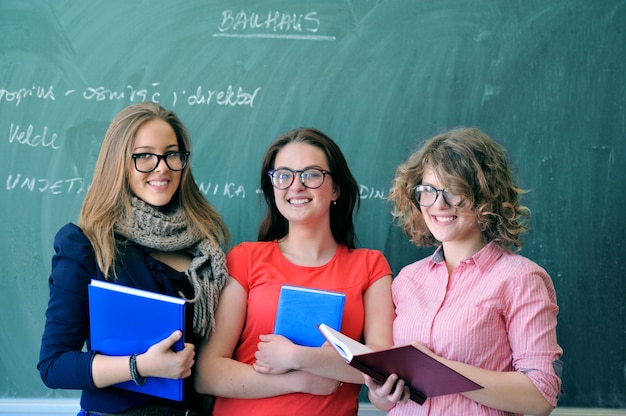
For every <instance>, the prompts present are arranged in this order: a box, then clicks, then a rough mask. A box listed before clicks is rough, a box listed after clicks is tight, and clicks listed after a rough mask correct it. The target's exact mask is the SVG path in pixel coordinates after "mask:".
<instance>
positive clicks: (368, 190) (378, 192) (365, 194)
mask: <svg viewBox="0 0 626 416" xmlns="http://www.w3.org/2000/svg"><path fill="white" fill-rule="evenodd" d="M359 197H360V198H361V199H386V196H385V190H384V189H375V188H372V187H368V186H365V185H359Z"/></svg>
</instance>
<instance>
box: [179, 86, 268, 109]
mask: <svg viewBox="0 0 626 416" xmlns="http://www.w3.org/2000/svg"><path fill="white" fill-rule="evenodd" d="M260 90H261V87H258V88H257V89H255V90H254V92H253V93H248V92H244V90H243V88H241V87H239V89H237V93H236V94H235V91H234V90H233V87H232V85H229V86H228V88H226V91H214V90H206V95H205V93H204V92H203V91H202V86H201V85H199V86H198V89H197V90H196V93H195V94H192V95H190V96H189V97H187V104H189V105H198V104H207V105H208V104H211V102H212V101H214V102H215V103H216V104H218V105H223V106H231V107H234V106H237V105H239V106H243V105H248V106H250V108H252V107H254V99H255V97H256V95H257V93H258V92H259V91H260ZM186 93H187V92H186V91H185V90H183V92H182V94H183V95H185V94H186ZM177 99H178V95H177V94H176V92H174V106H176V101H177Z"/></svg>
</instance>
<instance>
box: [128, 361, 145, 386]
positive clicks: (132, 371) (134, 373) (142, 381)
mask: <svg viewBox="0 0 626 416" xmlns="http://www.w3.org/2000/svg"><path fill="white" fill-rule="evenodd" d="M138 355H139V354H133V355H131V356H130V376H131V377H132V378H133V381H134V382H135V384H136V385H138V386H143V385H144V384H146V380H148V378H147V377H141V376H140V375H139V372H137V356H138Z"/></svg>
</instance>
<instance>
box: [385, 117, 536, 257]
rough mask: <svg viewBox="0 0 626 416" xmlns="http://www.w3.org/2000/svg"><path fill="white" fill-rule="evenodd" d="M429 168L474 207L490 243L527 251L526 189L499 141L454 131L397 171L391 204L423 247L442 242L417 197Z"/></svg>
mask: <svg viewBox="0 0 626 416" xmlns="http://www.w3.org/2000/svg"><path fill="white" fill-rule="evenodd" d="M427 170H432V171H433V172H434V173H435V175H436V176H437V177H438V179H439V180H440V181H441V182H442V184H443V185H444V187H445V189H446V190H448V191H449V192H450V193H452V194H456V195H459V196H461V198H462V202H461V205H463V206H466V205H469V206H470V207H471V210H472V212H473V213H474V215H475V216H476V219H477V221H478V224H479V226H480V229H481V230H482V233H483V239H484V240H485V242H486V243H489V242H491V241H493V242H495V243H496V244H498V245H500V246H501V247H503V248H505V249H507V250H509V251H514V250H519V249H520V248H521V247H522V245H523V243H522V241H521V240H520V236H521V234H522V233H524V232H526V231H527V230H528V227H527V225H526V223H527V221H528V220H529V219H530V210H529V209H528V208H527V207H525V206H523V205H521V203H520V201H519V196H520V195H521V194H523V193H525V192H526V191H525V190H523V189H521V188H519V187H518V178H517V177H516V176H515V175H514V174H513V172H512V169H511V166H510V164H509V162H508V161H507V157H506V153H505V150H504V149H503V148H502V146H500V145H499V144H498V143H497V142H496V141H495V140H493V139H492V138H490V137H489V136H487V135H486V134H485V133H483V132H482V131H480V130H479V129H476V128H459V129H454V130H450V131H447V132H444V133H442V134H439V135H437V136H435V137H432V138H431V139H429V140H427V141H426V142H425V143H424V144H423V145H422V146H421V147H420V149H419V150H417V151H416V152H414V153H413V154H412V155H411V156H410V157H409V158H408V159H407V160H406V161H405V162H404V163H402V164H400V165H399V166H398V167H397V169H396V175H395V178H394V179H393V183H392V189H391V192H390V195H389V198H388V201H389V202H390V203H391V204H392V215H393V217H394V220H395V221H396V223H397V224H398V225H400V226H401V227H402V230H403V231H404V233H405V234H406V235H407V236H408V237H409V239H410V240H411V241H412V242H413V243H414V244H416V245H418V246H431V245H437V244H438V241H437V240H436V239H435V237H434V236H433V234H432V233H431V232H430V231H429V230H428V227H427V226H426V224H425V222H424V217H423V215H422V212H421V209H420V207H419V205H417V204H416V202H415V196H414V194H415V193H414V188H415V186H416V185H419V184H421V182H422V178H423V176H424V173H425V171H427Z"/></svg>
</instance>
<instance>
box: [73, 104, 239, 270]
mask: <svg viewBox="0 0 626 416" xmlns="http://www.w3.org/2000/svg"><path fill="white" fill-rule="evenodd" d="M153 119H161V120H163V121H165V122H167V123H168V124H169V125H170V126H172V128H173V129H174V132H175V133H176V137H177V139H178V146H179V149H180V150H187V151H191V142H190V139H189V133H188V132H187V129H186V128H185V126H184V125H183V124H182V122H181V121H180V119H179V118H178V117H177V116H176V115H175V114H174V113H173V112H172V111H168V110H166V109H164V108H163V107H161V106H160V105H158V104H155V103H152V102H142V103H138V104H134V105H131V106H129V107H126V108H124V109H123V110H122V111H120V112H119V113H118V114H117V115H116V116H115V117H114V118H113V120H112V121H111V124H110V125H109V128H108V129H107V132H106V134H105V135H104V141H103V142H102V147H101V148H100V154H99V155H98V160H97V162H96V167H95V169H94V174H93V180H92V182H91V186H90V187H89V190H88V191H87V195H86V196H85V200H84V202H83V206H82V209H81V211H80V216H79V220H78V226H79V227H80V228H81V229H82V230H83V232H84V233H85V235H86V236H87V238H88V239H89V241H90V242H91V244H92V246H93V249H94V251H95V255H96V260H97V262H98V266H99V268H100V270H101V271H102V273H103V274H104V275H105V277H106V278H107V279H109V280H111V279H112V278H113V276H115V260H116V253H117V250H116V244H115V236H114V232H113V228H114V225H115V223H116V222H117V221H118V220H119V219H120V218H123V217H125V216H126V215H128V214H129V213H130V209H131V206H130V198H131V195H132V193H131V190H130V186H129V183H128V174H129V169H134V167H133V165H132V163H131V160H132V159H131V154H132V146H133V140H134V138H135V135H136V133H137V130H139V128H140V127H141V126H142V125H143V124H144V123H146V122H148V121H150V120H153ZM172 203H173V204H178V205H180V206H181V207H182V208H183V209H184V211H185V213H186V214H187V217H188V218H189V220H190V221H191V222H192V223H193V225H194V226H195V227H197V228H198V229H199V230H200V231H201V232H202V234H203V235H204V236H205V237H207V238H209V239H210V240H212V241H214V242H216V243H217V244H220V245H224V244H229V243H230V233H229V231H228V229H227V227H226V224H225V223H224V222H223V220H222V218H221V217H220V215H219V214H218V212H217V211H216V210H215V208H214V207H213V206H212V205H211V204H210V203H209V202H208V201H207V200H206V199H205V198H204V196H203V195H202V193H201V192H200V190H199V189H198V186H197V185H196V182H195V180H194V178H193V175H192V173H191V169H190V167H189V165H188V166H187V167H186V168H185V169H184V170H183V172H182V176H181V181H180V186H179V188H178V191H177V192H176V194H175V195H174V197H173V200H172Z"/></svg>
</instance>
